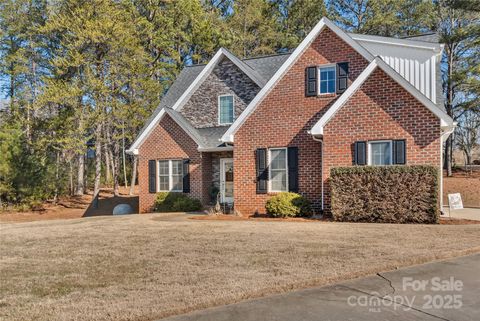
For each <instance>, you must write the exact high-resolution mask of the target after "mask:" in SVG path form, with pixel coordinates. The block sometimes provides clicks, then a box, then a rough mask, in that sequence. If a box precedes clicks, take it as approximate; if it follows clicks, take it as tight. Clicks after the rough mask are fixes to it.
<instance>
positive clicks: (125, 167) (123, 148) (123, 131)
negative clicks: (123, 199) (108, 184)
mask: <svg viewBox="0 0 480 321" xmlns="http://www.w3.org/2000/svg"><path fill="white" fill-rule="evenodd" d="M122 162H123V180H124V183H125V191H126V190H127V188H128V185H127V165H126V164H125V124H123V126H122Z"/></svg>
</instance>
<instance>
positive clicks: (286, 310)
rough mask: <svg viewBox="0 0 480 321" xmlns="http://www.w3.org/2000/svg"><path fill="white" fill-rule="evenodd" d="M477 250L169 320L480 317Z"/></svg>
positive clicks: (329, 320)
mask: <svg viewBox="0 0 480 321" xmlns="http://www.w3.org/2000/svg"><path fill="white" fill-rule="evenodd" d="M478 271H480V254H476V255H471V256H465V257H461V258H457V259H453V260H447V261H440V262H434V263H429V264H423V265H418V266H414V267H410V268H405V269H399V270H395V271H389V272H385V273H380V274H377V275H373V276H369V277H365V278H360V279H355V280H350V281H347V282H342V283H339V284H336V285H331V286H325V287H318V288H310V289H305V290H301V291H294V292H290V293H286V294H281V295H275V296H271V297H266V298H261V299H256V300H250V301H245V302H241V303H237V304H231V305H227V306H221V307H217V308H211V309H207V310H202V311H196V312H193V313H190V314H185V315H179V316H175V317H170V318H167V319H164V320H168V321H192V320H198V321H207V320H208V321H227V320H228V321H257V320H263V321H297V320H298V321H313V320H327V321H346V320H352V321H353V320H355V321H363V320H364V321H377V320H378V321H380V320H381V321H389V320H391V321H396V320H427V321H428V320H458V321H464V320H465V321H466V320H479V319H480V279H479V278H478Z"/></svg>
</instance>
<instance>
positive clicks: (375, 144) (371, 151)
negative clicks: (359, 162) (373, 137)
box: [368, 140, 393, 165]
mask: <svg viewBox="0 0 480 321" xmlns="http://www.w3.org/2000/svg"><path fill="white" fill-rule="evenodd" d="M392 158H393V154H392V141H391V140H384V141H372V142H368V165H392V163H393V161H392Z"/></svg>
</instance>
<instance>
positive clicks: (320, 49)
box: [233, 29, 368, 215]
mask: <svg viewBox="0 0 480 321" xmlns="http://www.w3.org/2000/svg"><path fill="white" fill-rule="evenodd" d="M337 62H349V69H350V82H351V81H353V80H354V79H355V78H356V77H357V76H358V75H359V74H360V73H361V71H362V70H363V69H364V68H365V67H366V66H367V65H368V62H367V61H366V60H365V59H364V58H363V57H362V56H361V55H360V54H358V53H357V52H356V51H355V50H354V49H353V48H351V47H350V46H349V45H348V44H346V43H345V42H343V40H341V39H340V38H338V37H337V36H336V35H335V34H334V33H333V32H332V31H331V30H329V29H325V30H323V31H322V32H321V33H320V35H319V36H318V37H317V39H315V41H314V42H313V43H312V45H311V46H310V47H309V48H308V49H306V51H305V52H304V53H303V54H302V55H301V57H300V58H299V59H298V60H297V62H296V63H295V64H294V65H293V66H292V67H291V68H290V70H289V71H288V72H287V74H286V75H285V76H284V77H283V78H282V79H281V80H280V81H279V83H278V84H277V85H276V86H275V88H274V89H273V90H272V91H271V92H270V93H269V94H268V95H267V96H266V97H265V98H264V100H263V101H262V103H260V105H259V106H258V107H257V109H256V110H255V112H254V113H253V114H252V115H250V117H249V118H248V119H247V120H246V121H245V123H244V124H243V126H242V127H241V128H240V129H239V130H238V131H237V133H236V134H235V152H234V153H233V154H234V171H235V172H234V177H235V180H234V184H235V185H234V199H235V208H236V209H237V210H239V211H240V212H241V213H243V214H244V215H249V214H253V213H254V212H255V210H257V209H258V210H259V211H260V212H264V210H265V208H264V205H265V201H266V200H267V199H268V198H269V197H270V195H265V194H256V183H255V180H256V173H255V150H256V149H257V148H262V147H286V146H298V147H299V189H300V191H301V193H302V194H304V195H305V196H307V197H308V198H309V199H310V200H311V201H313V202H314V204H315V206H316V208H317V209H320V202H321V182H322V173H321V147H320V143H319V142H316V141H314V140H313V139H312V136H311V135H309V134H308V133H307V131H308V130H310V129H311V127H312V126H313V125H314V124H315V122H316V121H317V120H318V119H319V118H320V117H321V116H322V114H323V113H324V112H325V110H326V109H327V107H329V106H331V104H332V103H333V102H334V101H335V99H336V98H337V96H336V95H334V94H332V95H328V96H319V97H305V68H306V67H307V66H312V65H322V64H329V63H337Z"/></svg>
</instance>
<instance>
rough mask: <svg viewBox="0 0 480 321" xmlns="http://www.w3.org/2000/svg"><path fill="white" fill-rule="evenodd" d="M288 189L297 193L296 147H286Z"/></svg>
mask: <svg viewBox="0 0 480 321" xmlns="http://www.w3.org/2000/svg"><path fill="white" fill-rule="evenodd" d="M288 190H289V191H290V192H294V193H298V147H289V148H288Z"/></svg>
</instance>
